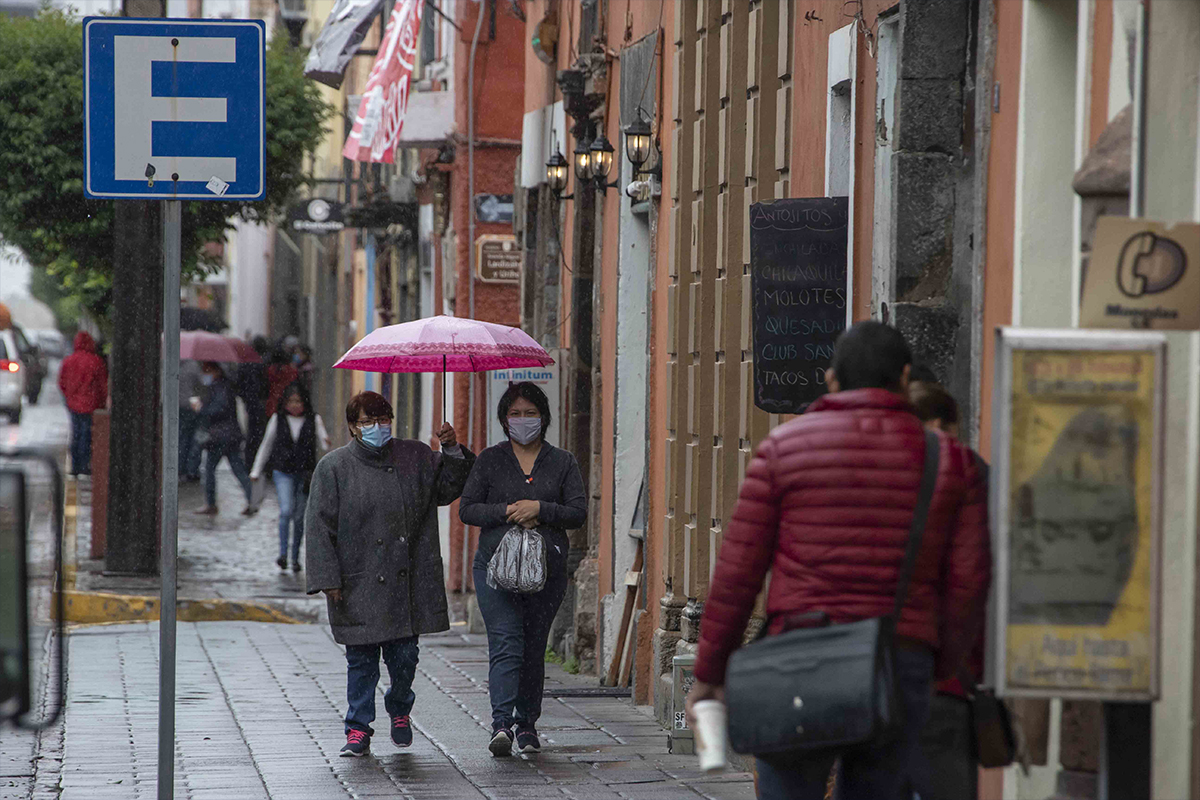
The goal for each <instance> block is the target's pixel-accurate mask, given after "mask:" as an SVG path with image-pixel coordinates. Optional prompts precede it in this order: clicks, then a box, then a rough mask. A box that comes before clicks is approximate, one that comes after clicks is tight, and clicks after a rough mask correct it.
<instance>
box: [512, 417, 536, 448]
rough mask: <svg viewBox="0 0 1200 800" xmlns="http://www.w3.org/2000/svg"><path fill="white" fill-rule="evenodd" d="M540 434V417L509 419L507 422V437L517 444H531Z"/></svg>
mask: <svg viewBox="0 0 1200 800" xmlns="http://www.w3.org/2000/svg"><path fill="white" fill-rule="evenodd" d="M541 433H542V418H541V417H510V418H509V420H508V436H509V438H510V439H512V440H513V441H514V442H516V443H517V444H532V443H533V442H535V441H537V438H538V436H540V435H541Z"/></svg>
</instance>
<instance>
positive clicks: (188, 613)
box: [63, 589, 300, 625]
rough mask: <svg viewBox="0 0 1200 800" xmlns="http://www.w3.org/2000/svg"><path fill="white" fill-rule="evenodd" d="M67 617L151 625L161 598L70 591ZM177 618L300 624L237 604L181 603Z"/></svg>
mask: <svg viewBox="0 0 1200 800" xmlns="http://www.w3.org/2000/svg"><path fill="white" fill-rule="evenodd" d="M63 594H64V595H65V604H66V613H65V618H64V620H63V621H64V622H69V623H73V624H84V625H89V624H96V623H104V622H107V623H111V622H151V621H154V620H156V619H158V610H159V602H158V598H157V597H144V596H140V595H128V594H109V593H106V592H80V591H76V590H74V589H68V590H66V591H65V592H64V593H63ZM175 618H176V619H177V620H179V621H180V622H237V621H242V622H278V623H283V624H299V622H300V621H299V620H297V619H293V618H292V617H289V616H288V615H287V614H284V613H283V612H281V611H277V610H276V609H274V608H271V607H270V606H265V605H260V604H258V603H243V602H237V601H234V600H222V599H212V600H182V599H181V600H179V601H178V604H177V606H176V613H175Z"/></svg>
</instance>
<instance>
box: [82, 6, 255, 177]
mask: <svg viewBox="0 0 1200 800" xmlns="http://www.w3.org/2000/svg"><path fill="white" fill-rule="evenodd" d="M265 55H266V26H265V25H264V24H263V23H262V22H261V21H259V20H199V19H197V20H191V19H189V20H182V19H128V18H119V17H87V18H86V19H85V20H84V22H83V60H84V70H83V93H84V161H85V164H84V194H85V195H86V196H88V197H92V198H103V199H126V200H129V199H140V200H149V199H163V200H242V201H245V200H262V199H263V197H264V196H265V194H266V173H265V158H264V156H265V143H264V140H265V137H264V116H265V94H264V90H263V73H264V58H265Z"/></svg>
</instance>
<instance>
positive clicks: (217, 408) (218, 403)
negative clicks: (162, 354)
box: [192, 361, 255, 517]
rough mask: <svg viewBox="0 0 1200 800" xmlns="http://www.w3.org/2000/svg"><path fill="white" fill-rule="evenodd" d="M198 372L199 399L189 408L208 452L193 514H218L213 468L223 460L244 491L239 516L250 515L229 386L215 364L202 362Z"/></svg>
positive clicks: (234, 403) (239, 433) (239, 435)
mask: <svg viewBox="0 0 1200 800" xmlns="http://www.w3.org/2000/svg"><path fill="white" fill-rule="evenodd" d="M201 370H202V374H201V376H200V383H201V385H202V387H203V388H202V390H201V397H198V398H195V399H193V401H192V408H193V409H195V411H196V412H197V417H198V420H197V421H198V425H199V427H200V428H201V429H202V430H203V431H204V434H205V435H204V449H205V450H207V451H208V456H207V458H206V459H205V462H204V499H205V505H204V507H203V508H199V509H197V510H196V513H197V514H204V515H207V516H216V514H217V513H218V508H217V465H218V464H220V463H221V459H223V458H224V459H226V460H227V461H229V467H230V469H232V470H233V475H234V477H235V478H237V479H238V483H240V484H241V485H242V489H243V490H244V491H245V492H246V507H245V508H244V509H242V515H243V516H247V517H249V516H252V515H253V514H254V511H255V509H254V505H253V502H252V499H251V498H252V494H251V484H250V475H249V473H247V472H246V462H245V460H244V459H243V458H242V428H241V426H240V425H238V420H237V398H236V396H235V395H234V392H233V386H232V385H231V384H230V382H229V379H228V378H227V377H226V376H225V371H224V370H223V369H221V365H220V364H218V363H216V362H215V361H205V362H204V364H203V365H202V367H201Z"/></svg>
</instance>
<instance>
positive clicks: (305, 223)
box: [288, 197, 346, 233]
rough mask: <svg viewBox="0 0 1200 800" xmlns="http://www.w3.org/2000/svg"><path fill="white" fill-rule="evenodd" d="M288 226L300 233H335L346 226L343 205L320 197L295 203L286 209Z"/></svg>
mask: <svg viewBox="0 0 1200 800" xmlns="http://www.w3.org/2000/svg"><path fill="white" fill-rule="evenodd" d="M288 227H289V228H291V229H292V230H294V231H298V232H300V233H337V232H338V231H340V230H342V229H343V228H345V227H346V221H345V215H344V213H343V206H342V204H341V203H339V202H337V201H336V200H325V199H323V198H320V197H314V198H313V199H312V200H307V201H305V202H303V203H297V204H296V205H294V206H292V207H291V209H290V210H289V211H288Z"/></svg>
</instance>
